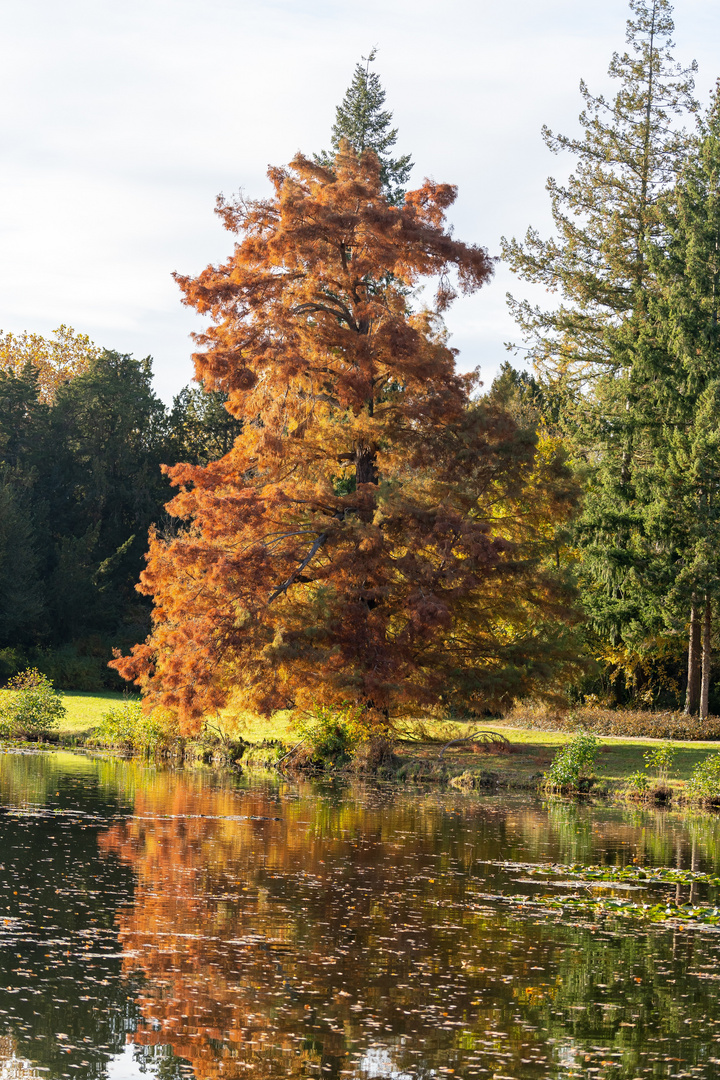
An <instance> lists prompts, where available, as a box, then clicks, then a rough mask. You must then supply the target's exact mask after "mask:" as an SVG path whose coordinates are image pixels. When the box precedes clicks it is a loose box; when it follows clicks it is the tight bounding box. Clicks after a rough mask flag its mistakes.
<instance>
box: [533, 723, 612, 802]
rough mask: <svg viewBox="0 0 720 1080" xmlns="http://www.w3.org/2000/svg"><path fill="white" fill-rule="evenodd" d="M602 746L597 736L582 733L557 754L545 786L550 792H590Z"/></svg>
mask: <svg viewBox="0 0 720 1080" xmlns="http://www.w3.org/2000/svg"><path fill="white" fill-rule="evenodd" d="M600 745H601V744H600V740H599V739H598V738H596V736H595V735H588V734H587V733H585V732H580V733H579V734H578V735H576V736H575V738H574V739H572V740H571V741H570V742H569V743H568V744H567V746H563V748H562V749H561V750H558V752H557V753H556V754H555V757H554V758H553V762H552V765H551V766H550V768H549V769H548V771H547V772H546V773H545V781H544V785H543V786H544V787H545V788H546V789H547V790H548V791H568V792H571V791H589V789H590V788H591V787H592V783H593V776H592V771H593V769H594V767H595V759H596V758H597V755H598V752H599V750H600Z"/></svg>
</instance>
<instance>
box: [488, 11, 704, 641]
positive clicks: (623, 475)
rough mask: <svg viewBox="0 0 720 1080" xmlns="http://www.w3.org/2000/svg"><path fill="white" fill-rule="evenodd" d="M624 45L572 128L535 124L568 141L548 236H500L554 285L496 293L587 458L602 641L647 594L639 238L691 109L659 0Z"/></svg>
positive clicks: (654, 233) (590, 571)
mask: <svg viewBox="0 0 720 1080" xmlns="http://www.w3.org/2000/svg"><path fill="white" fill-rule="evenodd" d="M630 10H631V18H630V19H629V21H628V24H627V35H626V39H627V44H628V49H627V51H625V52H624V53H622V54H617V53H616V54H615V55H614V56H613V58H612V61H611V64H610V68H609V73H610V75H611V77H612V78H613V79H615V80H617V81H618V83H619V87H618V91H617V93H616V95H615V97H614V98H613V99H612V100H607V99H606V98H605V97H603V96H602V95H600V96H596V95H593V94H591V93H590V91H589V89H588V88H587V86H586V85H585V83H584V82H583V83H581V87H580V89H581V94H582V97H583V100H584V105H585V107H584V110H583V112H582V113H581V115H580V123H581V126H582V128H583V129H584V135H583V137H582V138H572V137H567V136H562V135H559V136H558V135H554V134H553V133H552V132H551V131H549V130H548V129H547V128H545V129H544V131H543V135H544V138H545V141H546V143H547V145H548V147H549V148H550V150H551V151H553V152H554V153H559V152H561V151H566V152H570V153H572V154H574V155H575V156H576V159H577V165H576V168H575V171H574V173H573V174H572V175H571V176H570V178H569V180H568V182H567V183H566V184H560V183H558V182H557V181H555V180H554V179H552V178H551V179H550V180H549V181H548V190H549V192H550V197H551V202H552V211H553V217H554V221H555V226H556V229H557V236H556V237H555V238H553V239H550V240H547V241H545V240H542V239H541V238H540V236H539V235H538V234H537V232H536V231H535V230H533V229H530V230H529V231H528V233H527V236H526V238H525V241H524V243H519V242H517V241H516V240H511V241H507V240H505V241H504V255H505V258H506V259H507V260H508V261H509V263H510V265H511V267H512V269H513V270H514V271H515V272H516V273H517V274H518V275H519V276H520V277H522V278H524V279H525V280H528V281H532V282H535V283H539V284H542V285H544V286H545V287H546V289H547V290H548V291H550V292H559V293H560V294H561V296H562V301H561V304H560V305H559V306H558V307H557V308H555V309H554V310H549V311H548V310H543V309H541V308H539V307H536V306H532V305H531V304H530V303H528V302H518V301H515V300H512V298H511V299H510V305H511V309H512V311H513V314H514V316H515V318H516V320H517V322H518V325H519V327H520V329H521V331H522V333H523V337H524V339H525V341H526V343H527V348H528V355H529V358H530V359H531V360H532V361H533V362H534V363H535V365H536V366H537V368H538V370H539V372H540V373H541V374H542V375H543V376H544V378H545V379H546V380H548V381H549V382H551V383H553V384H554V388H553V390H554V393H555V394H561V395H562V396H563V398H564V401H565V403H566V405H565V409H564V429H565V431H566V433H567V434H568V436H569V437H570V438H571V440H572V443H573V445H574V447H575V450H576V453H578V454H579V455H581V456H582V457H583V458H584V459H585V461H586V462H587V463H588V465H589V467H590V478H589V483H588V490H587V493H586V498H585V501H584V510H583V514H582V518H581V520H580V522H579V527H578V542H579V544H580V547H581V549H582V566H581V574H582V577H583V581H584V602H585V606H586V609H587V611H588V614H589V616H590V619H591V621H592V623H593V625H594V626H595V627H596V628H597V630H598V631H599V632H600V633H601V634H603V635H604V636H605V640H607V641H608V644H609V646H610V649H609V651H615V652H616V651H617V649H618V648H619V647H621V646H624V643H628V642H629V643H635V644H637V643H639V642H641V641H642V639H643V637H644V636H645V635H646V633H647V630H648V626H647V615H648V605H647V597H646V596H645V594H644V592H643V586H642V574H641V573H640V572H639V570H638V560H639V559H640V558H641V553H642V549H643V544H644V541H643V538H642V535H641V533H642V528H643V514H642V507H641V506H639V505H638V501H637V492H636V490H635V475H634V474H635V468H636V464H637V461H638V460H640V459H642V457H643V455H644V454H645V453H646V448H645V446H644V442H645V439H646V432H645V428H644V426H643V422H642V416H641V412H642V410H641V408H640V405H641V398H642V385H638V380H637V377H636V370H635V369H636V362H637V358H638V349H639V340H640V337H641V330H642V326H643V323H644V320H645V319H646V317H647V309H648V299H649V297H650V296H651V295H652V294H653V293H654V292H656V290H657V283H656V280H655V271H654V269H653V267H652V266H651V265H650V263H649V261H648V256H647V250H648V245H649V244H651V243H653V242H656V241H658V240H659V238H660V236H661V234H662V230H663V225H662V222H661V220H660V216H659V213H658V200H659V199H660V197H661V196H662V194H663V192H665V191H667V190H668V188H669V187H671V186H672V184H673V182H674V180H675V178H676V176H677V173H678V171H679V169H680V166H681V163H682V161H683V158H684V155H685V153H686V151H687V147H688V143H689V140H688V136H687V135H686V133H685V131H684V130H683V129H682V128H681V127H680V126H679V118H681V117H682V115H683V114H687V113H688V112H691V113H692V112H694V111H695V109H696V104H695V101H694V99H693V97H692V90H693V79H692V73H693V72H694V70H695V65H694V64H693V65H691V67H690V68H688V69H686V70H681V69H679V68H678V67H677V66H676V65H675V64H674V62H673V59H672V56H671V54H670V50H671V49H672V41H671V40H670V35H671V33H672V30H673V23H672V18H671V12H672V9H671V6H670V4H669V2H668V0H630Z"/></svg>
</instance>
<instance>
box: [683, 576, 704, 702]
mask: <svg viewBox="0 0 720 1080" xmlns="http://www.w3.org/2000/svg"><path fill="white" fill-rule="evenodd" d="M699 705H700V612H699V611H698V602H697V596H696V595H695V593H693V594H692V600H691V604H690V637H689V640H688V675H687V693H686V695H685V713H686V715H688V716H694V715H695V713H696V712H697V711H698V708H699Z"/></svg>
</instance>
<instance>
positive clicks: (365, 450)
mask: <svg viewBox="0 0 720 1080" xmlns="http://www.w3.org/2000/svg"><path fill="white" fill-rule="evenodd" d="M377 482H378V475H377V466H376V464H375V451H374V450H371V449H370V448H369V447H368V446H358V448H357V450H356V451H355V483H356V484H357V485H360V484H377Z"/></svg>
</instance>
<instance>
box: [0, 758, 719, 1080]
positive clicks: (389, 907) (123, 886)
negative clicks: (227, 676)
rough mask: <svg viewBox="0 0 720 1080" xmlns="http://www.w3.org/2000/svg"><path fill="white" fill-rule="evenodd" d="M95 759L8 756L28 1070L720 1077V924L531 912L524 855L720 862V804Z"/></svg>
mask: <svg viewBox="0 0 720 1080" xmlns="http://www.w3.org/2000/svg"><path fill="white" fill-rule="evenodd" d="M73 760H74V761H78V760H82V765H81V766H78V765H75V766H73V768H74V769H75V771H74V772H72V771H70V770H69V769H68V770H67V771H66V770H65V767H64V766H62V765H61V766H58V764H57V761H55V763H54V765H53V764H52V763H50V762H49V761H47V760H46V761H45V763H44V764H43V763H42V762H40V760H39V759H36V760H35V763H33V762H32V761H31V760H30V759H27V760H25V761H23V762H16V763H13V762H10V761H9V760H8V759H3V758H0V794H1V795H2V796H3V798H4V799H5V801H6V802H10V803H13V805H21V806H23V807H24V811H23V812H22V813H19V814H18V815H17V816H13V815H12V814H10V815H6V816H5V817H4V818H0V827H2V829H3V834H2V836H3V848H2V850H3V859H4V862H5V871H6V877H5V884H6V885H7V886H8V887H7V888H6V891H5V893H4V894H3V895H2V897H1V898H0V899H1V900H2V906H1V907H0V915H2V914H3V912H4V911H5V909H7V915H8V919H9V920H10V921H9V922H8V923H6V930H5V934H4V937H3V938H2V946H3V952H4V956H7V957H8V959H10V958H12V960H13V963H12V966H10V965H9V966H8V970H9V971H10V972H11V973H12V980H11V981H7V980H6V981H5V982H3V984H2V986H0V999H1V1001H0V1004H1V1005H2V1009H3V1011H2V1012H0V1020H4V1021H5V1026H6V1032H7V1036H6V1038H9V1039H10V1040H11V1043H8V1046H9V1047H10V1046H11V1052H8V1054H7V1055H6V1059H4V1060H7V1061H19V1062H21V1065H20V1066H18V1068H20V1070H21V1071H23V1070H25V1072H24V1073H23V1074H24V1075H25V1074H27V1075H28V1076H29V1075H30V1074H31V1073H32V1075H33V1076H34V1075H35V1074H36V1071H37V1070H38V1069H40V1073H39V1075H48V1074H50V1075H55V1074H57V1075H62V1076H78V1075H80V1076H82V1075H83V1074H87V1075H88V1076H99V1075H110V1076H112V1077H113V1080H121V1078H124V1077H125V1076H128V1075H132V1074H133V1070H135V1072H137V1071H138V1070H140V1069H144V1070H150V1071H151V1072H153V1073H155V1074H157V1075H158V1076H160V1077H162V1078H163V1080H165V1078H167V1080H170V1078H179V1077H181V1076H188V1077H189V1076H195V1077H196V1078H197V1080H236V1078H239V1077H248V1076H250V1077H252V1076H263V1077H265V1076H268V1077H274V1076H297V1077H300V1076H305V1077H306V1076H327V1077H343V1076H348V1077H354V1076H358V1077H359V1076H378V1077H379V1076H388V1077H407V1078H410V1077H429V1076H456V1077H457V1076H462V1077H464V1076H467V1077H476V1076H477V1077H485V1076H498V1077H509V1078H521V1077H523V1078H524V1077H547V1076H552V1077H568V1078H569V1077H571V1076H586V1075H587V1076H599V1077H612V1078H619V1077H627V1078H632V1077H637V1076H642V1075H652V1076H655V1077H671V1076H672V1077H674V1076H681V1075H688V1076H689V1075H692V1076H702V1077H715V1076H716V1075H720V1074H718V1072H717V1070H718V1065H719V1062H720V1055H718V1057H717V1058H716V1056H715V1053H716V1052H715V1050H714V1046H715V1039H716V1038H718V1040H720V1005H719V1004H718V1002H717V980H718V974H717V973H718V970H719V969H718V955H719V950H720V935H719V934H718V933H716V932H712V931H700V930H697V929H683V930H680V929H669V928H667V927H662V926H660V927H658V926H652V925H649V924H645V923H629V922H627V921H625V922H623V921H622V920H620V919H609V918H606V919H603V920H602V921H599V922H596V923H595V922H592V921H591V920H590V919H588V918H586V917H582V916H578V915H567V914H564V913H563V912H562V911H557V912H549V911H542V912H539V911H538V910H537V909H535V913H534V914H533V913H530V912H528V911H521V910H518V909H517V908H515V907H512V906H510V905H508V904H507V903H506V902H505V900H506V898H507V897H508V896H511V895H517V894H520V893H523V892H525V893H528V892H532V890H536V891H537V889H538V888H544V886H543V885H542V883H538V882H534V881H527V880H523V877H524V875H523V873H522V871H521V870H512V869H508V868H507V867H504V866H502V865H500V863H501V862H502V861H503V860H509V861H513V862H516V863H548V862H565V863H567V862H573V861H584V862H596V863H597V862H605V863H608V864H618V863H619V864H624V863H630V862H633V861H636V862H648V863H654V864H661V865H672V866H674V865H679V866H682V867H690V866H693V867H694V868H695V869H699V870H717V869H718V868H720V847H719V846H718V840H719V839H720V831H719V829H720V822H718V820H717V819H716V818H714V817H710V816H706V817H703V816H698V817H695V818H690V819H684V820H683V819H680V818H678V817H674V816H673V815H671V814H669V813H657V812H653V811H629V812H627V811H622V810H617V809H608V808H597V807H595V808H593V807H588V806H582V807H581V806H576V805H573V804H565V803H552V804H550V805H548V806H542V805H540V804H532V803H527V802H523V801H518V800H516V801H512V800H510V801H508V800H505V801H502V800H497V799H482V800H476V799H464V798H462V797H450V796H448V797H445V796H441V795H436V796H430V797H428V798H427V799H425V800H423V799H418V798H417V797H416V796H415V795H413V794H412V793H409V792H400V793H398V792H395V791H391V790H379V789H373V788H365V789H363V788H359V789H354V790H352V791H343V790H335V789H333V788H332V787H329V788H316V789H311V788H291V787H289V786H287V785H275V786H273V785H267V786H265V787H258V786H252V785H246V786H243V785H242V784H241V783H238V782H235V781H232V780H230V779H222V778H217V777H213V776H212V775H208V774H205V775H204V774H191V773H187V774H184V773H179V774H176V773H172V772H162V771H158V770H143V769H141V768H139V767H137V766H134V765H126V766H118V765H111V764H109V763H98V762H93V761H90V760H87V759H73ZM53 769H54V770H55V771H54V772H53ZM23 770H24V771H23ZM40 773H42V774H43V776H42V777H40V778H39V776H38V774H40ZM23 790H24V791H25V792H26V793H27V792H30V793H31V796H32V798H26V799H25V801H24V802H22V792H23ZM33 800H36V801H33ZM130 808H132V813H130ZM58 810H60V811H62V813H57V811H58ZM53 845H56V847H54V846H53ZM6 852H10V856H6V855H5V853H6ZM44 860H47V861H44ZM10 867H12V875H11V876H9V875H8V869H9V868H10ZM13 880H15V881H17V882H19V883H20V886H21V887H20V889H17V887H15V888H14V889H10V888H9V885H10V884H12V881H13ZM681 888H683V889H684V891H685V896H686V895H687V892H688V889H689V888H690V887H689V886H682V887H681ZM695 888H698V887H697V886H695ZM700 889H705V893H707V887H706V886H700ZM674 890H675V886H673V887H672V890H670V891H667V890H666V892H665V893H661V894H658V896H656V897H655V899H657V898H659V895H671V894H672V895H673V896H674ZM15 892H17V894H18V895H19V896H22V897H23V898H24V905H25V906H24V909H23V908H22V904H21V901H20V900H19V899H17V897H13V893H15ZM15 962H17V964H18V965H19V970H20V974H18V970H17V969H15ZM23 972H24V973H25V975H23V974H22V973H23ZM28 973H29V974H28ZM8 978H9V976H8ZM23 978H24V979H25V981H24V982H23V981H21V980H22V979H23ZM70 987H72V989H70ZM16 988H18V989H19V993H18V996H17V997H16V998H15V999H14V998H13V992H14V991H15V990H16ZM63 998H64V1002H63ZM83 1003H84V1004H83ZM63 1009H64V1010H65V1011H63ZM2 1031H3V1027H2V1023H0V1034H2ZM38 1038H39V1039H40V1044H38V1042H37V1041H36V1040H37V1039H38ZM43 1039H45V1042H43V1041H42V1040H43ZM126 1040H128V1041H129V1046H128V1048H127V1049H126V1050H125V1052H124V1053H123V1046H124V1044H125V1041H126ZM4 1045H5V1044H4V1043H0V1047H2V1046H4ZM3 1067H4V1066H3V1065H2V1064H0V1068H3ZM13 1068H15V1066H13ZM43 1069H44V1070H45V1071H44V1072H43V1071H42V1070H43ZM33 1070H35V1072H34V1071H33Z"/></svg>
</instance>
